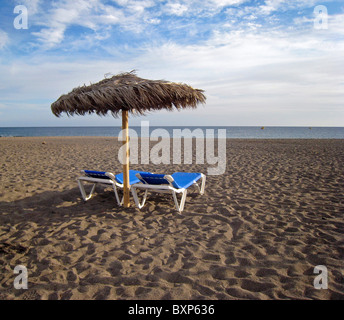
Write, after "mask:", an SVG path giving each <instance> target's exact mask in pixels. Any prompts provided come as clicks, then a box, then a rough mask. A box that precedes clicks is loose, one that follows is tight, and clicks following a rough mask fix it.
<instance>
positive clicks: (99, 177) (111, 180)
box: [77, 170, 146, 205]
mask: <svg viewBox="0 0 344 320" xmlns="http://www.w3.org/2000/svg"><path fill="white" fill-rule="evenodd" d="M81 172H82V173H83V176H81V177H79V178H78V179H77V181H78V185H79V189H80V192H81V195H82V198H83V199H84V201H87V200H89V199H90V198H91V197H92V195H93V193H94V191H95V187H96V185H97V184H103V185H111V186H112V187H113V190H114V192H115V196H116V200H117V203H118V205H122V203H123V198H122V200H121V201H120V200H119V196H118V192H117V188H123V173H119V174H117V175H114V174H113V173H111V172H105V171H94V170H82V171H81ZM137 173H142V174H144V173H146V172H143V171H136V170H129V184H130V185H133V184H135V183H140V180H139V179H138V178H137V177H136V174H137ZM84 181H85V182H90V183H92V184H93V186H92V189H91V192H90V194H89V195H88V196H87V195H86V192H85V187H84V185H83V183H82V182H84Z"/></svg>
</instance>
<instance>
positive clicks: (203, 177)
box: [200, 173, 206, 194]
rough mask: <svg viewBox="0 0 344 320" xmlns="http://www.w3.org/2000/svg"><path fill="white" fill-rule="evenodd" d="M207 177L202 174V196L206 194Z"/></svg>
mask: <svg viewBox="0 0 344 320" xmlns="http://www.w3.org/2000/svg"><path fill="white" fill-rule="evenodd" d="M205 180H206V175H205V174H203V173H202V184H201V190H200V194H204V189H205Z"/></svg>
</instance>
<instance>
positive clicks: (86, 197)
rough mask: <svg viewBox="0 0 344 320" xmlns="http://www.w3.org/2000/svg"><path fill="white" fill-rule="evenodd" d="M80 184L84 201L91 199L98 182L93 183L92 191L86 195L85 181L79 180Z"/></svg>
mask: <svg viewBox="0 0 344 320" xmlns="http://www.w3.org/2000/svg"><path fill="white" fill-rule="evenodd" d="M78 185H79V189H80V192H81V196H82V198H83V199H84V201H87V200H89V199H91V197H92V195H93V192H94V190H95V188H96V183H94V184H93V186H92V189H91V192H90V194H89V195H88V196H87V195H86V191H85V187H84V185H83V183H82V182H81V181H80V180H78Z"/></svg>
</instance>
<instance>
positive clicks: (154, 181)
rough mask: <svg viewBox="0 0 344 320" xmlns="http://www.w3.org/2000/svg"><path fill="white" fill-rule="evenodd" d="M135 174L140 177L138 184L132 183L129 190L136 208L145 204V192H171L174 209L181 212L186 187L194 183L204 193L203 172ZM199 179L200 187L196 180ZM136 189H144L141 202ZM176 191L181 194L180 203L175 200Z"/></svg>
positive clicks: (204, 177)
mask: <svg viewBox="0 0 344 320" xmlns="http://www.w3.org/2000/svg"><path fill="white" fill-rule="evenodd" d="M136 176H137V177H138V178H139V179H140V182H141V183H139V184H134V185H132V189H131V192H132V194H133V197H134V201H135V204H136V206H137V207H138V208H140V209H141V208H142V207H143V206H144V204H145V201H146V197H147V192H148V191H151V192H161V193H172V195H173V199H174V202H175V205H176V209H177V210H178V211H179V212H181V211H183V209H184V205H185V199H186V194H187V188H189V187H190V186H192V185H194V186H197V187H198V190H199V192H200V194H203V193H204V188H205V179H206V176H205V175H204V174H203V173H193V172H175V173H173V174H172V175H165V174H156V173H149V172H146V173H138V174H136ZM198 180H201V187H200V186H199V185H198V183H197V181H198ZM136 189H143V190H145V195H144V198H143V201H142V203H139V201H138V196H137V192H136ZM177 193H181V194H182V199H181V201H180V204H179V203H178V201H177V196H176V194H177Z"/></svg>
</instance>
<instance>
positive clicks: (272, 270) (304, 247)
mask: <svg viewBox="0 0 344 320" xmlns="http://www.w3.org/2000/svg"><path fill="white" fill-rule="evenodd" d="M0 147H1V153H0V165H1V171H0V181H1V185H0V268H1V273H0V299H128V300H131V299H220V300H222V299H343V298H344V281H343V280H344V259H343V258H344V220H343V219H344V195H343V190H344V180H343V177H344V161H343V159H344V142H343V140H227V169H226V172H225V174H223V175H220V176H207V183H206V194H205V195H204V196H199V195H197V193H190V194H189V195H188V197H187V201H186V205H185V210H184V212H183V213H182V214H178V213H176V211H175V210H174V207H173V202H172V198H166V197H162V198H161V197H151V198H149V199H148V201H147V204H146V205H145V207H144V208H143V209H142V210H141V211H140V210H138V209H136V208H135V207H134V205H132V207H131V208H129V209H126V210H124V209H123V208H121V207H118V206H117V205H116V203H115V198H114V194H113V192H112V191H111V189H109V188H105V189H104V188H103V189H102V187H100V188H99V189H98V191H99V192H97V194H96V195H95V196H94V198H92V199H91V200H89V201H88V202H87V203H83V201H82V200H81V195H80V192H79V189H78V187H77V183H76V178H77V177H78V174H79V170H81V169H93V170H105V171H111V172H114V173H118V172H120V170H121V167H120V164H119V163H118V160H117V154H118V148H119V144H118V142H117V139H116V138H103V137H102V138H98V137H92V138H78V137H73V138H1V139H0ZM131 168H132V169H137V170H147V171H149V170H151V171H155V172H163V173H166V172H168V173H173V172H175V171H179V170H182V171H192V172H204V171H205V170H204V168H205V165H173V164H171V165H163V166H162V165H161V166H155V165H152V164H150V165H133V166H132V167H131ZM205 173H206V172H205ZM132 203H133V202H132ZM17 265H23V266H25V267H26V268H27V270H28V289H27V290H25V289H15V288H14V285H13V282H14V279H15V277H16V274H14V272H13V270H14V268H15V267H16V266H17ZM317 265H324V266H326V267H327V269H328V289H322V290H317V289H315V288H314V285H313V281H314V279H315V278H316V276H317V274H315V273H314V267H315V266H317Z"/></svg>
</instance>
